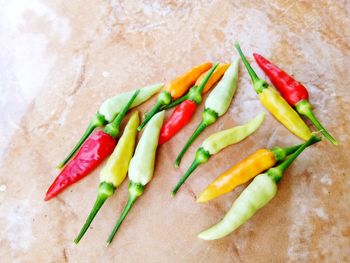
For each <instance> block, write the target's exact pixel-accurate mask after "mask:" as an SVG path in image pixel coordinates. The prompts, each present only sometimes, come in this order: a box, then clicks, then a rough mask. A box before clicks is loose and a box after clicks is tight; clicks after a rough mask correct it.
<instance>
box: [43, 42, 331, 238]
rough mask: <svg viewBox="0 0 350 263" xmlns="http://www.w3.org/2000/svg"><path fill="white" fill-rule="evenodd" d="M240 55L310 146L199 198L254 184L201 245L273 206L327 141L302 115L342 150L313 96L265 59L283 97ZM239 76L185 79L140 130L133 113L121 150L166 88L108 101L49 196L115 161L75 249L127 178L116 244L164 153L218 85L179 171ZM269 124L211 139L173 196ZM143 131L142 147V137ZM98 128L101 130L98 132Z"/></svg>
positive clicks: (224, 180)
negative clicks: (307, 156)
mask: <svg viewBox="0 0 350 263" xmlns="http://www.w3.org/2000/svg"><path fill="white" fill-rule="evenodd" d="M235 47H236V49H237V51H238V53H239V55H240V57H241V59H242V61H243V63H244V65H245V67H246V69H247V70H248V73H249V75H250V77H251V79H252V82H253V87H254V90H255V91H256V93H257V94H258V97H259V99H260V101H261V102H262V104H263V105H264V106H265V107H266V108H267V109H268V110H269V111H270V112H271V113H272V115H274V116H275V118H276V119H277V120H279V121H280V122H281V123H282V124H283V125H284V126H286V128H288V129H289V130H290V131H291V132H292V133H294V134H295V135H297V136H298V137H300V138H302V139H303V140H305V142H304V143H303V144H299V145H294V146H291V147H285V148H282V147H274V148H271V149H260V150H257V151H256V152H254V153H253V154H251V155H250V156H248V157H246V158H245V159H243V160H242V161H240V162H238V163H237V164H235V165H234V166H232V167H231V168H230V169H229V170H227V171H226V172H224V173H223V174H221V175H220V176H219V177H217V178H216V179H215V180H214V181H213V182H212V183H211V184H210V185H209V186H207V187H206V189H205V190H204V191H203V192H202V193H201V194H200V195H199V197H198V199H197V202H199V203H203V202H207V201H210V200H212V199H214V198H217V197H219V196H221V195H223V194H226V193H228V192H230V191H232V190H233V189H235V188H236V187H237V186H239V185H242V184H244V183H247V182H248V181H250V180H251V179H253V178H254V177H255V179H254V180H253V181H252V182H251V183H250V184H249V186H248V187H247V188H246V189H245V190H244V191H243V192H242V193H241V195H240V196H239V197H238V198H237V200H236V201H235V202H234V203H233V205H232V207H231V209H230V210H229V211H228V213H227V214H226V215H225V217H224V218H223V219H222V220H221V221H220V222H219V223H218V224H216V225H214V226H213V227H211V228H209V229H207V230H205V231H203V232H202V233H200V234H199V238H202V239H205V240H212V239H218V238H221V237H224V236H226V235H228V234H229V233H231V232H232V231H234V230H235V229H237V228H238V227H239V226H241V225H242V224H244V223H245V222H246V221H247V220H249V218H251V217H252V216H253V215H254V214H255V213H256V212H257V211H258V210H259V209H260V208H262V207H263V206H265V205H266V204H267V203H268V202H269V201H270V200H272V199H273V197H274V196H275V195H276V192H277V183H278V182H279V181H280V179H281V178H282V175H283V172H284V171H285V170H286V169H287V168H288V167H289V166H290V165H291V163H292V162H293V161H294V160H295V159H296V158H297V157H298V156H299V154H301V152H302V151H303V150H305V149H306V148H307V147H309V146H310V145H312V144H314V143H317V142H319V141H320V140H321V139H320V138H319V137H317V136H315V134H314V133H312V132H311V130H310V129H309V127H308V126H307V125H306V124H305V122H304V121H303V120H302V118H301V117H300V116H299V114H301V115H304V116H306V117H307V118H309V119H310V120H311V122H312V123H313V124H314V125H315V126H316V128H317V129H319V131H320V132H321V133H322V134H323V135H324V136H325V137H326V138H327V139H328V140H329V141H331V142H332V143H333V144H337V141H336V140H335V139H334V138H333V137H332V136H331V135H330V133H329V132H328V131H327V130H326V129H325V128H324V127H323V126H322V124H321V123H320V122H319V121H318V119H317V118H316V117H315V115H314V114H313V112H312V106H311V104H310V103H309V95H308V92H307V90H306V88H305V87H304V86H303V85H302V84H301V83H299V82H297V81H296V80H294V79H293V78H292V77H291V76H290V75H288V74H287V73H286V72H284V71H283V70H281V69H280V68H278V67H277V66H275V65H274V64H272V63H271V62H269V61H268V60H267V59H265V58H264V57H262V56H261V55H258V54H254V58H255V60H256V62H257V63H258V65H259V66H260V67H261V68H262V70H263V71H264V72H265V73H266V74H267V76H268V77H269V78H270V80H271V82H272V83H273V85H274V86H275V87H276V88H277V89H278V90H279V92H280V94H281V95H282V96H281V95H280V94H279V93H278V92H277V91H276V90H275V89H274V88H273V87H272V86H270V85H269V84H268V83H267V82H266V81H264V80H262V79H260V78H259V77H258V76H257V75H256V73H255V71H254V70H253V69H252V67H251V65H250V64H249V62H248V61H247V59H246V57H245V55H244V54H243V52H242V50H241V48H240V46H239V44H235ZM238 70H239V60H238V59H235V60H234V61H232V63H231V64H219V63H215V64H214V65H213V64H212V63H210V62H206V63H203V64H200V65H198V66H196V67H194V68H192V69H191V70H189V71H187V72H185V73H184V74H183V75H181V76H179V77H177V78H176V79H174V80H172V81H171V82H169V83H168V84H167V85H165V86H164V88H163V91H162V92H161V93H160V94H159V95H158V99H157V102H156V104H155V105H154V107H153V108H152V110H151V111H150V112H149V113H148V114H146V116H145V118H144V120H143V122H142V123H141V124H140V117H139V112H138V111H134V112H133V113H132V115H131V117H130V118H129V120H128V122H127V124H126V126H125V128H124V131H123V134H122V136H121V137H120V138H119V141H118V143H117V137H118V135H119V133H120V126H121V123H122V121H123V119H124V117H125V115H126V114H127V112H128V111H129V109H131V108H133V107H136V106H138V105H140V104H142V103H143V102H145V101H147V100H148V99H149V98H150V97H152V96H153V95H154V94H155V93H157V92H158V91H160V89H161V88H162V87H163V84H155V85H150V86H146V87H144V88H142V89H139V90H136V91H130V92H127V93H123V94H121V95H118V96H115V97H112V98H110V99H108V100H106V101H105V102H104V103H103V104H102V105H101V107H100V108H99V110H98V112H97V113H96V115H95V116H94V118H93V119H92V121H91V122H90V124H89V126H88V127H87V129H86V131H85V133H84V134H83V136H82V138H81V139H80V140H79V141H78V143H77V144H76V145H75V147H74V148H73V150H72V151H71V152H70V153H69V155H68V156H67V157H66V158H65V159H64V161H63V162H62V163H61V164H60V165H59V167H60V168H62V167H63V169H62V170H61V172H60V173H59V175H58V176H57V177H56V179H55V180H54V182H53V183H52V184H51V186H50V187H49V189H48V191H47V193H46V196H45V200H46V201H47V200H50V199H51V198H53V197H55V196H57V195H58V194H60V193H61V192H62V191H64V190H65V189H66V188H67V187H69V186H70V185H72V184H73V183H75V182H77V181H79V180H80V179H82V178H84V177H86V176H87V175H88V174H89V173H90V172H91V171H93V170H94V169H95V168H96V167H97V166H98V165H99V164H100V163H101V162H102V161H103V160H104V159H106V158H107V157H108V156H110V157H109V159H108V160H107V162H106V165H105V166H104V167H103V169H102V170H101V172H100V183H99V186H98V191H97V198H96V201H95V203H94V205H93V208H92V210H91V212H90V214H89V215H88V217H87V220H86V222H85V224H84V225H83V227H82V229H81V231H80V233H79V234H78V236H77V237H76V239H75V240H74V242H75V243H78V242H79V241H80V240H81V238H82V237H83V236H84V234H85V233H86V231H87V230H88V228H89V226H90V225H91V223H92V221H93V219H94V218H95V216H96V214H97V213H98V211H99V210H100V209H101V207H102V206H103V204H104V203H105V201H106V200H107V199H108V198H109V197H111V196H112V195H113V194H114V192H115V190H116V189H117V188H118V187H119V186H120V185H121V184H122V182H123V181H124V180H125V178H126V175H127V174H128V177H129V181H130V182H129V188H128V200H127V203H126V205H125V208H124V210H123V211H122V213H121V215H120V217H119V219H118V220H117V222H116V225H115V227H114V228H113V230H112V232H111V234H110V236H109V237H108V239H107V245H108V244H110V243H111V241H112V240H113V238H114V235H115V234H116V232H117V231H118V229H119V228H120V226H121V224H122V222H123V221H124V219H125V218H126V216H127V214H128V213H129V211H130V209H131V208H132V206H133V205H134V203H135V202H136V200H137V199H138V198H139V197H140V196H141V195H142V194H143V191H144V188H145V186H146V185H147V184H148V183H149V182H150V181H151V180H152V177H153V173H154V165H155V159H156V152H157V148H158V146H159V145H162V144H164V143H165V142H167V141H169V140H170V139H171V138H172V137H173V136H175V135H176V134H177V133H178V132H179V131H180V130H181V129H183V128H184V126H185V125H186V124H188V123H189V122H190V120H191V119H192V117H193V115H194V113H195V110H196V108H197V106H198V105H199V104H200V103H201V102H202V100H203V94H205V93H206V92H208V91H209V90H210V89H211V88H213V87H214V86H215V85H216V86H215V88H214V89H213V91H212V92H211V93H210V94H209V96H208V98H207V99H206V101H205V107H204V110H203V113H202V120H201V122H200V123H199V124H198V126H197V128H196V130H195V131H194V132H193V134H192V135H191V137H190V138H189V139H188V141H187V142H186V143H185V145H184V147H183V149H182V150H181V152H180V154H179V155H178V157H177V158H176V161H175V166H176V167H178V166H179V165H180V162H181V159H182V158H183V156H184V155H185V153H186V151H187V150H188V148H189V147H190V146H191V144H192V143H193V142H194V140H195V139H196V138H197V137H198V136H199V135H200V134H201V133H202V132H203V131H204V129H205V128H206V127H208V126H210V125H212V124H214V123H215V122H216V121H217V120H218V119H219V117H221V116H223V115H224V114H225V113H226V112H227V110H228V109H229V107H230V105H231V102H232V99H233V96H234V94H235V92H236V89H237V83H238ZM186 92H187V93H186ZM175 106H176V108H175V109H174V111H173V113H172V114H171V116H170V118H169V119H168V120H167V121H165V122H164V110H167V109H170V108H172V107H175ZM293 107H294V108H295V109H296V111H295V110H294V109H293ZM298 113H299V114H298ZM264 119H265V114H264V113H260V114H259V115H257V116H256V117H255V118H253V119H252V120H250V121H249V122H247V123H245V124H243V125H241V126H236V127H233V128H230V129H226V130H223V131H219V132H216V133H214V134H212V135H210V136H209V137H208V138H207V139H206V140H204V141H203V143H202V145H201V146H200V147H199V148H198V149H197V151H196V154H195V158H194V161H193V162H192V164H191V165H190V167H189V168H188V170H187V171H186V173H185V174H184V175H183V176H182V178H181V179H180V181H179V182H178V184H177V185H176V186H175V187H174V189H173V191H172V194H173V195H175V194H176V193H177V191H178V190H179V188H180V187H181V186H182V184H183V183H184V182H185V181H186V180H187V178H188V177H189V176H190V175H191V174H192V173H193V172H194V171H195V170H196V169H197V167H198V166H199V165H201V164H204V163H207V162H208V161H209V158H210V157H211V156H212V155H214V154H217V153H218V152H220V151H221V150H223V149H224V148H226V147H228V146H230V145H233V144H236V143H238V142H241V141H242V140H244V139H246V138H247V137H248V136H250V135H251V134H253V133H254V132H255V131H256V130H257V129H258V128H259V127H260V126H261V125H262V123H263V122H264ZM145 126H146V128H145V130H144V131H143V134H142V136H141V138H140V140H139V142H138V144H137V143H136V141H137V133H138V131H140V130H141V129H143V128H144V127H145ZM96 128H100V129H97V130H95V129H96ZM135 148H136V150H135ZM134 151H135V152H134ZM263 172H265V173H263Z"/></svg>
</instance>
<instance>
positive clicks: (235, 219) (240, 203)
mask: <svg viewBox="0 0 350 263" xmlns="http://www.w3.org/2000/svg"><path fill="white" fill-rule="evenodd" d="M320 140H321V139H320V138H318V137H316V136H311V137H310V139H309V140H308V141H306V142H305V143H304V144H302V145H301V146H300V147H299V149H298V150H296V151H295V152H294V153H293V154H292V155H291V156H290V157H289V158H287V159H286V160H285V161H283V162H282V163H281V164H280V165H278V166H276V167H274V168H270V169H269V170H268V171H267V172H266V173H263V174H260V175H258V176H257V177H256V178H254V180H253V181H252V182H251V183H250V184H249V186H248V187H247V188H246V189H245V190H244V191H243V192H242V193H241V194H240V196H239V197H238V198H237V199H236V200H235V202H234V203H233V205H232V207H231V208H230V210H229V211H228V212H227V214H226V215H225V216H224V218H223V219H222V220H221V221H220V222H219V223H217V224H216V225H214V226H212V227H211V228H209V229H207V230H205V231H203V232H202V233H200V234H199V235H198V237H199V238H201V239H205V240H214V239H219V238H222V237H224V236H226V235H228V234H230V233H231V232H233V231H234V230H236V229H237V228H238V227H239V226H241V225H243V224H244V223H245V222H247V221H248V220H249V219H250V218H251V217H252V216H253V215H254V214H255V213H256V212H257V211H258V210H259V209H260V208H262V207H264V206H265V205H266V204H267V203H269V202H270V201H271V200H272V199H273V198H274V197H275V195H276V193H277V183H278V182H279V181H280V180H281V178H282V175H283V173H284V171H285V170H286V169H287V168H288V167H289V166H290V165H291V163H292V162H293V161H294V160H295V159H296V158H297V157H298V156H299V154H300V153H301V152H302V151H304V150H305V149H306V148H307V147H308V146H310V145H312V144H314V143H316V142H318V141H320Z"/></svg>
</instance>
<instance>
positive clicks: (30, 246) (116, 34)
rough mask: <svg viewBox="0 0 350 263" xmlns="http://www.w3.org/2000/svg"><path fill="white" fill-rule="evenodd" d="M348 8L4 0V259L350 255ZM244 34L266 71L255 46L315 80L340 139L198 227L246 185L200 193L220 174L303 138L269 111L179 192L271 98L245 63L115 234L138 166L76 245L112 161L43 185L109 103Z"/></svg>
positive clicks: (0, 252) (165, 159)
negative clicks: (54, 185) (222, 100)
mask: <svg viewBox="0 0 350 263" xmlns="http://www.w3.org/2000/svg"><path fill="white" fill-rule="evenodd" d="M349 17H350V2H349V1H346V0H343V1H341V0H339V1H292V0H280V1H219V0H218V1H97V0H95V1H94V0H90V1H44V0H32V1H25V0H23V1H21V0H11V1H0V94H1V95H0V112H1V115H0V116H1V117H0V142H1V143H0V145H1V146H0V162H1V163H0V238H1V239H0V262H350V223H349V222H350V212H349V202H350V196H349V190H350V179H349V176H350V175H349V173H350V169H349V168H348V166H349V165H350V158H349V147H350V143H349V138H350V136H349V130H350V125H349V121H350V115H349V112H350V91H349V85H350V77H349V76H350V74H349V68H350V26H349V25H350V19H349ZM237 40H238V41H239V42H240V43H241V46H242V48H243V49H244V50H245V52H246V53H247V55H248V58H249V60H250V61H251V62H252V65H253V67H254V68H255V69H256V70H257V72H258V74H259V75H261V76H264V75H263V74H262V72H261V71H260V70H259V69H258V67H257V65H256V64H255V63H254V62H253V60H252V52H254V51H255V52H258V53H261V54H263V55H265V56H266V57H267V58H269V59H271V60H272V61H274V62H275V63H277V64H279V65H280V66H281V67H282V68H284V69H285V70H287V71H288V72H290V73H292V74H293V75H294V76H295V77H296V78H297V79H298V80H300V81H302V82H303V83H305V84H306V86H307V87H308V89H309V91H310V94H311V102H312V103H313V105H314V106H315V113H316V114H317V116H319V118H320V120H321V121H322V122H323V123H324V124H325V126H326V127H328V129H329V130H330V131H331V132H332V133H333V134H334V135H335V137H336V138H337V139H338V140H339V142H340V146H338V147H334V146H332V145H331V144H330V143H328V142H327V141H323V142H322V143H319V144H318V145H316V146H314V147H312V148H310V149H308V150H307V151H306V152H305V153H304V154H302V155H301V156H300V158H298V160H297V161H296V162H295V163H294V164H293V165H292V167H290V169H288V171H287V172H286V174H285V176H284V178H283V180H282V181H281V183H280V185H279V192H278V194H277V196H276V198H275V199H274V200H273V201H272V202H271V203H270V204H268V205H267V206H266V207H265V208H264V209H262V210H261V211H260V212H259V213H257V214H256V215H255V216H254V217H253V218H252V219H251V220H250V221H249V222H248V223H246V224H245V225H244V226H242V227H241V228H239V229H238V230H237V231H236V232H234V233H233V234H231V235H229V236H227V237H225V238H223V239H221V240H218V241H211V242H205V241H202V240H199V239H197V237H196V236H197V234H198V233H199V232H200V231H201V230H203V229H205V228H207V227H209V226H211V225H212V224H214V223H215V222H217V221H218V220H219V219H220V218H222V216H223V215H224V214H225V212H226V211H227V210H228V209H229V207H230V205H231V204H232V201H233V200H234V199H235V198H236V197H237V196H238V194H239V193H240V192H241V191H242V189H243V187H239V188H237V189H236V190H235V191H234V192H232V193H230V194H227V195H225V196H222V197H220V198H217V199H216V200H213V201H212V202H210V203H207V204H201V205H199V204H197V203H195V199H196V196H197V195H198V194H199V193H200V192H201V190H203V188H204V187H205V186H206V185H207V184H208V183H209V182H211V181H212V180H213V179H214V178H215V177H216V176H217V175H219V174H220V173H221V172H223V171H225V170H226V169H228V168H229V167H231V166H232V165H233V164H234V163H236V162H237V161H239V160H240V159H242V158H243V157H244V156H247V155H248V154H249V153H252V152H253V151H255V150H256V149H258V148H261V147H270V146H274V145H281V146H286V145H290V144H293V143H297V142H300V141H299V139H298V138H296V137H295V136H293V135H292V134H291V133H289V132H288V131H287V130H286V129H285V128H284V127H283V126H282V125H281V124H280V123H278V122H277V121H276V120H275V119H274V118H273V117H272V116H271V115H270V114H267V119H266V122H265V124H264V125H263V126H262V128H261V129H259V130H258V132H256V133H255V134H254V135H253V136H251V137H249V138H248V139H246V140H245V141H244V142H242V143H240V144H237V145H235V146H232V147H229V148H228V149H226V150H224V151H222V152H221V153H220V154H218V155H216V156H215V157H213V158H212V159H211V160H210V162H209V163H207V164H206V165H203V166H202V167H200V168H199V169H198V170H197V171H196V172H195V173H194V174H193V176H192V177H191V178H190V179H189V180H188V181H187V183H186V184H185V186H184V187H183V188H182V189H181V190H180V191H179V193H178V195H177V196H176V198H172V197H171V196H170V190H171V188H172V187H173V186H174V184H175V183H176V182H177V180H178V179H179V177H180V176H181V174H182V173H183V172H184V171H185V169H186V168H187V167H188V165H189V164H190V162H191V161H192V158H193V154H194V152H195V149H196V147H197V146H198V145H199V144H200V143H201V141H203V139H204V138H205V137H206V136H208V135H209V134H211V133H213V132H214V131H217V130H220V129H223V128H228V127H231V126H234V125H238V124H240V123H243V122H245V121H247V120H249V119H250V118H251V117H253V116H255V115H256V114H257V113H259V112H261V111H265V109H264V108H263V107H262V105H261V104H260V102H259V101H258V99H257V96H256V94H255V93H254V91H253V89H252V85H251V82H250V80H249V76H248V74H247V71H246V70H245V69H244V68H243V66H242V65H241V69H240V80H239V87H238V90H237V93H236V96H235V98H234V100H233V103H232V105H231V107H230V109H229V110H228V112H227V113H226V115H224V116H223V117H222V118H221V119H220V120H219V121H218V122H217V123H216V124H215V125H213V126H212V127H210V128H208V129H207V130H206V131H205V132H204V133H203V134H202V135H201V136H200V137H199V139H198V140H196V142H195V143H194V145H193V146H192V147H191V148H190V150H189V151H188V153H187V154H186V156H185V158H184V160H183V162H182V164H181V167H180V169H175V168H173V162H174V159H175V157H176V155H177V154H178V152H179V150H180V147H181V146H182V144H183V143H184V140H186V139H187V138H188V136H189V135H190V134H191V132H192V131H193V129H194V127H195V125H196V124H197V123H198V121H199V120H200V115H201V114H200V113H201V110H202V108H203V105H202V106H201V107H200V109H199V110H198V112H197V113H196V115H195V117H194V120H193V121H192V122H191V123H190V124H189V125H188V126H187V127H186V128H185V129H184V130H183V131H182V132H181V134H180V135H179V136H176V137H175V138H174V139H173V140H172V141H171V142H169V143H167V144H165V145H164V146H162V147H160V148H159V150H158V157H157V161H156V168H155V175H154V179H153V181H152V182H151V183H150V184H149V186H148V187H147V189H146V190H145V193H144V195H143V196H142V198H140V200H139V201H138V203H137V204H136V205H135V206H134V208H133V210H132V212H131V213H130V214H129V216H128V217H127V219H126V221H125V223H124V224H123V225H122V227H121V229H120V231H119V233H118V235H117V236H116V238H115V240H114V242H113V243H112V244H111V246H110V247H108V248H106V247H105V246H104V242H105V240H106V238H107V236H108V234H109V232H110V231H111V229H112V227H113V225H114V223H115V221H116V218H117V217H118V216H119V214H120V212H121V209H122V208H123V206H124V204H125V201H126V194H127V182H124V184H123V185H122V186H121V187H120V189H118V190H117V191H116V194H115V196H113V198H111V199H110V200H109V201H108V202H107V203H106V204H105V206H104V207H103V209H102V210H101V212H100V213H99V214H98V216H97V217H96V219H95V221H94V222H93V224H92V225H91V228H90V230H89V231H88V232H87V234H86V236H85V237H84V239H82V241H81V242H80V244H79V245H74V244H73V242H72V241H73V239H74V237H75V235H76V234H77V233H78V231H79V229H80V227H81V226H82V224H83V223H84V221H85V218H86V216H87V214H88V212H89V210H90V208H91V206H92V203H93V201H94V199H95V195H96V187H97V185H98V174H99V170H100V168H99V169H97V170H96V171H94V172H93V173H92V174H91V176H89V177H87V178H86V179H84V180H82V181H80V182H79V183H77V184H76V185H74V186H73V187H71V188H69V189H68V190H67V191H65V192H64V193H62V194H61V195H60V196H59V197H58V198H56V199H53V200H51V201H49V202H44V201H43V198H44V194H45V192H46V190H47V188H48V186H49V185H50V183H51V182H52V180H53V179H54V177H55V176H56V175H57V173H58V171H57V170H56V168H55V166H56V165H57V164H58V162H59V161H61V159H63V157H64V156H65V155H66V154H67V153H68V151H69V150H70V149H71V147H72V146H73V144H74V143H75V142H76V140H77V139H78V138H79V136H80V135H81V134H82V132H83V130H84V129H85V127H86V125H87V124H88V122H89V120H90V118H91V116H93V114H94V113H95V112H96V110H97V109H98V106H99V105H100V103H101V102H102V101H103V100H104V99H105V98H108V97H109V96H112V95H114V94H118V93H120V92H123V91H127V90H131V89H135V88H136V87H140V86H143V85H146V84H151V83H156V82H167V81H169V80H171V79H172V78H174V77H175V76H177V75H178V74H180V73H182V72H183V71H184V70H185V69H188V68H190V67H192V66H194V65H196V64H198V63H201V62H203V61H206V60H212V61H223V62H229V61H230V60H231V58H232V57H236V56H237V54H236V52H235V50H234V48H233V43H234V41H237ZM154 101H155V98H152V100H151V101H149V102H148V103H146V104H144V105H143V106H142V107H140V109H141V111H143V112H144V111H146V110H147V109H149V108H150V107H151V106H152V104H153V103H154ZM169 114H170V112H169V113H167V115H169Z"/></svg>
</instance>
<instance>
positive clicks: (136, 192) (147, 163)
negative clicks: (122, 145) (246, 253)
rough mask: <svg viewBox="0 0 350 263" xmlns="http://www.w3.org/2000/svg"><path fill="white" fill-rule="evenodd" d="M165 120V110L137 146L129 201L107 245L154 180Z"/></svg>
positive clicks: (156, 116) (130, 169)
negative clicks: (146, 187) (159, 141)
mask: <svg viewBox="0 0 350 263" xmlns="http://www.w3.org/2000/svg"><path fill="white" fill-rule="evenodd" d="M163 120H164V111H161V112H159V113H157V114H156V115H155V116H154V117H153V118H152V119H151V121H150V122H149V123H148V125H147V126H146V128H145V131H144V132H143V134H142V137H141V139H140V141H139V143H138V145H137V147H136V150H135V154H134V157H133V158H132V159H131V162H130V166H129V173H128V176H129V179H130V183H129V188H128V191H129V194H128V201H127V203H126V205H125V207H124V210H123V212H122V214H121V215H120V217H119V219H118V221H117V223H116V225H115V227H114V229H113V231H112V233H111V234H110V235H109V237H108V239H107V244H106V245H107V246H108V245H109V244H110V243H111V242H112V240H113V238H114V235H115V234H116V233H117V231H118V229H119V227H120V226H121V224H122V223H123V221H124V219H125V217H126V216H127V214H128V213H129V211H130V209H131V208H132V206H133V205H134V203H135V202H136V200H137V199H138V198H139V197H140V196H141V195H142V193H143V190H144V188H145V186H146V185H147V184H148V183H149V182H150V181H151V180H152V177H153V172H154V163H155V158H156V151H157V146H158V140H159V132H160V128H161V127H162V124H163Z"/></svg>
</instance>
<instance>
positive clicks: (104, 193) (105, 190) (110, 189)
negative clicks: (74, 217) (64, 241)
mask: <svg viewBox="0 0 350 263" xmlns="http://www.w3.org/2000/svg"><path fill="white" fill-rule="evenodd" d="M114 191H115V187H114V186H113V185H112V184H111V183H106V182H103V183H101V184H100V185H99V188H98V194H97V198H96V201H95V204H94V206H93V208H92V210H91V212H90V214H89V216H88V218H87V219H86V222H85V224H84V226H83V228H82V229H81V230H80V232H79V234H78V236H77V237H76V238H75V239H74V243H75V244H78V243H79V241H80V240H81V239H82V237H83V236H84V235H85V233H86V231H87V230H88V229H89V226H90V225H91V223H92V221H93V220H94V218H95V216H96V215H97V213H98V211H100V208H101V207H102V205H103V204H104V202H105V201H106V200H107V199H108V198H109V197H111V196H112V195H113V194H114Z"/></svg>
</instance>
